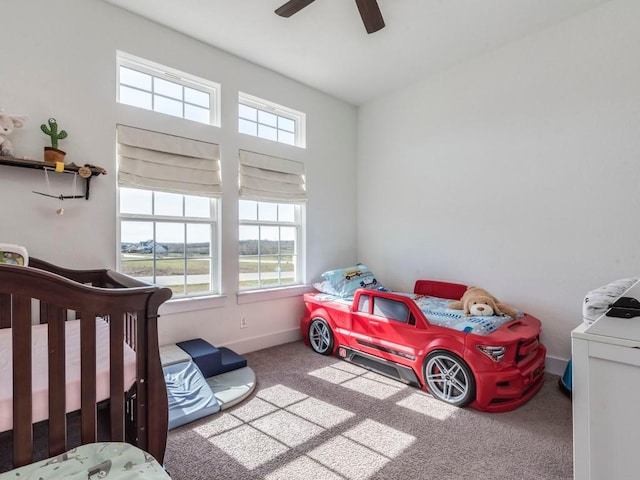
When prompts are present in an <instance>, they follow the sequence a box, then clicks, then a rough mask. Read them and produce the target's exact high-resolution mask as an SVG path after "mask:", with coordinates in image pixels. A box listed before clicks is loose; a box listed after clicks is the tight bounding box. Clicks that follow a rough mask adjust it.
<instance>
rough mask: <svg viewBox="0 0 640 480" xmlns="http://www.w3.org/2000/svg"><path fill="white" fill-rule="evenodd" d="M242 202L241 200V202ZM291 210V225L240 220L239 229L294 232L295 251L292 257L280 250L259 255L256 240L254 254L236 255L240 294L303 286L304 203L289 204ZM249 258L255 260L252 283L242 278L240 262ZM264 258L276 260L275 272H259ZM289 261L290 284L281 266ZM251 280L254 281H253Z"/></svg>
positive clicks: (287, 222)
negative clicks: (287, 229)
mask: <svg viewBox="0 0 640 480" xmlns="http://www.w3.org/2000/svg"><path fill="white" fill-rule="evenodd" d="M241 201H242V199H241ZM257 203H258V204H260V203H262V204H271V205H280V204H281V203H280V204H279V203H278V202H261V201H257ZM289 205H292V206H293V208H294V220H293V221H278V220H259V219H258V220H246V219H242V218H241V219H240V220H239V225H240V227H243V226H248V227H256V228H258V231H260V229H261V228H265V227H266V228H270V227H276V228H278V227H285V228H286V227H289V228H294V229H295V232H296V233H295V249H294V251H293V254H290V253H289V252H282V250H281V249H280V248H279V249H278V252H277V253H276V254H274V253H272V252H267V253H264V252H261V251H260V241H259V240H258V251H257V252H256V253H255V254H253V253H251V254H242V253H240V254H239V262H240V265H239V268H240V278H239V290H240V291H247V290H262V289H268V288H278V287H288V286H294V285H300V284H301V283H302V277H303V266H304V264H303V260H304V255H303V253H304V229H303V215H304V213H303V212H304V204H303V203H290V204H289ZM260 238H261V236H260V233H259V234H258V239H260ZM251 257H253V258H256V257H257V259H258V261H257V262H252V263H257V265H255V266H254V268H256V271H255V272H251V273H252V274H253V275H254V277H256V278H255V281H252V279H247V278H245V274H244V273H243V265H242V264H243V261H247V260H248V259H250V258H251ZM264 257H276V258H277V260H278V267H279V268H278V269H276V272H273V271H271V269H269V271H263V270H262V268H261V265H262V263H263V262H262V261H261V260H262V259H263V258H264ZM289 257H291V263H292V264H293V272H292V273H293V278H292V279H291V280H289V278H290V275H286V274H284V275H283V272H282V269H281V268H282V263H283V262H286V261H287V259H288V258H289ZM252 278H253V277H252Z"/></svg>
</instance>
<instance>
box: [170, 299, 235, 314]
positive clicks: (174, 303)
mask: <svg viewBox="0 0 640 480" xmlns="http://www.w3.org/2000/svg"><path fill="white" fill-rule="evenodd" d="M226 302H227V297H226V295H210V296H206V297H193V298H176V299H175V300H169V301H168V302H166V303H163V304H162V305H160V308H159V309H158V312H159V314H160V315H172V314H174V313H185V312H195V311H197V310H208V309H210V308H219V307H224V305H225V303H226Z"/></svg>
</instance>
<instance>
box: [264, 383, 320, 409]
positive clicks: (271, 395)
mask: <svg viewBox="0 0 640 480" xmlns="http://www.w3.org/2000/svg"><path fill="white" fill-rule="evenodd" d="M257 396H258V397H259V398H261V399H262V400H266V401H267V402H269V403H273V404H274V405H276V406H278V407H280V408H284V407H286V406H288V405H291V404H293V403H296V402H299V401H300V400H304V399H305V398H307V397H308V395H305V394H304V393H300V392H298V391H297V390H293V389H291V388H289V387H285V386H284V385H274V386H273V387H269V388H265V389H264V390H260V391H259V392H258V395H257Z"/></svg>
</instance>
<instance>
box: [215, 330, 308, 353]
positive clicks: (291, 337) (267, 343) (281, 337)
mask: <svg viewBox="0 0 640 480" xmlns="http://www.w3.org/2000/svg"><path fill="white" fill-rule="evenodd" d="M301 338H302V335H301V334H300V328H292V329H289V330H280V331H279V332H274V333H270V334H268V335H261V336H259V337H252V338H243V339H242V340H238V341H237V342H229V343H225V344H224V345H220V346H222V347H227V348H230V349H231V350H233V351H234V352H236V353H238V354H240V355H244V354H245V353H249V352H255V351H257V350H262V349H264V348H269V347H275V346H277V345H282V344H284V343H289V342H295V341H296V340H300V339H301Z"/></svg>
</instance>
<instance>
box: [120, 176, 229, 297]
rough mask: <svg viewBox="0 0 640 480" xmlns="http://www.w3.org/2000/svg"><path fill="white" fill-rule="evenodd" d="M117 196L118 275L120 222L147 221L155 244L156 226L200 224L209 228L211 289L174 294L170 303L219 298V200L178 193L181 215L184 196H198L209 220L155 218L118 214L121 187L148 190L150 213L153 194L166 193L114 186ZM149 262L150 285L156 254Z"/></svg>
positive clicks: (170, 217)
mask: <svg viewBox="0 0 640 480" xmlns="http://www.w3.org/2000/svg"><path fill="white" fill-rule="evenodd" d="M116 188H117V195H116V213H117V219H118V222H117V242H116V245H117V247H116V248H117V250H116V259H117V261H116V268H117V271H118V272H122V254H123V252H122V223H123V222H126V221H134V222H148V223H151V224H152V228H153V241H154V242H156V224H157V223H177V224H183V225H186V224H199V225H209V226H210V228H211V236H210V249H209V256H208V260H209V261H210V265H211V268H210V272H209V284H210V288H211V290H207V291H200V292H195V293H183V294H176V293H175V292H174V294H173V297H172V300H192V299H198V298H202V297H211V296H218V295H220V294H221V293H220V290H221V289H220V285H221V281H220V278H221V264H220V262H221V255H220V235H221V227H220V208H221V205H220V203H221V200H220V198H217V197H203V196H200V195H188V194H177V195H182V197H183V199H182V202H183V203H182V210H183V214H184V207H185V204H184V197H185V196H191V197H199V198H206V199H207V200H208V201H209V203H210V205H209V207H210V216H209V217H190V216H184V215H182V216H177V215H156V214H153V213H152V214H146V213H122V211H121V200H120V199H121V190H122V189H123V188H126V189H129V190H140V191H147V192H150V193H151V194H152V197H151V202H152V212H153V209H154V208H155V194H156V193H167V192H162V191H158V190H145V189H141V188H131V187H121V186H119V185H118V186H117V187H116ZM186 241H187V239H186V237H185V249H184V250H185V251H184V257H182V259H183V260H184V262H185V273H184V274H183V276H184V281H183V287H184V288H185V290H186V289H187V287H188V283H187V278H188V273H187V271H186V266H187V261H188V259H189V257H188V255H187V249H186ZM152 260H153V262H154V266H153V267H152V274H153V282H156V279H157V277H156V272H155V261H156V260H157V257H156V253H155V251H154V252H153V257H152Z"/></svg>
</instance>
